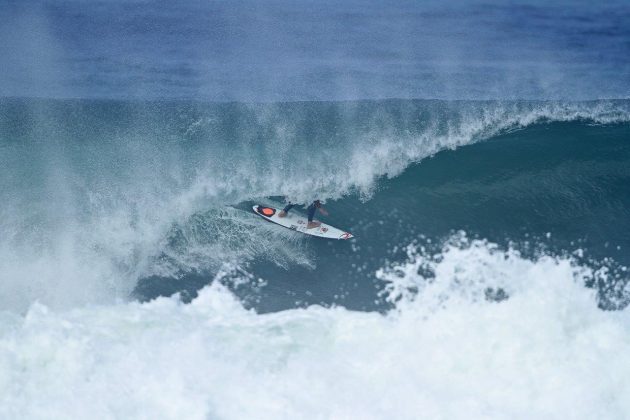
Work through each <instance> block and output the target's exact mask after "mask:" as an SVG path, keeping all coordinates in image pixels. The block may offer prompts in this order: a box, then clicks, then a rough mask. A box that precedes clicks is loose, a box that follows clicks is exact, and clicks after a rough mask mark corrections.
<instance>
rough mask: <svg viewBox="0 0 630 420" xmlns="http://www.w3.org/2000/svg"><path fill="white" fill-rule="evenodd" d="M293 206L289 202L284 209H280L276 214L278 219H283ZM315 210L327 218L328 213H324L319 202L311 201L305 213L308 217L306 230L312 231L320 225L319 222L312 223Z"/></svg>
mask: <svg viewBox="0 0 630 420" xmlns="http://www.w3.org/2000/svg"><path fill="white" fill-rule="evenodd" d="M293 206H295V204H291V203H290V202H289V204H287V205H286V207H285V208H284V209H282V210H281V211H280V213H278V217H285V216H286V215H287V213H288V212H289V210H291V209H292V208H293ZM317 210H319V211H320V212H321V213H322V214H323V215H324V216H328V212H327V211H326V209H325V208H324V206H322V203H321V201H319V200H315V201H313V202H312V203H311V205H310V206H308V207H307V208H306V213H307V215H308V224H307V225H306V228H307V229H313V228H316V227H317V226H319V225H321V224H322V223H321V222H317V221H315V222H314V221H313V217H315V212H316V211H317Z"/></svg>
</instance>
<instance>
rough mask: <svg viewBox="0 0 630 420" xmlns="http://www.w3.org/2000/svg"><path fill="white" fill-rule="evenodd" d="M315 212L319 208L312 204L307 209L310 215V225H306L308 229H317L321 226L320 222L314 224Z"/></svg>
mask: <svg viewBox="0 0 630 420" xmlns="http://www.w3.org/2000/svg"><path fill="white" fill-rule="evenodd" d="M315 210H317V207H315V203H313V204H311V205H310V206H308V208H307V209H306V211H307V214H308V224H307V225H306V228H307V229H312V228H315V227H317V226H319V225H320V224H321V223H319V222H313V217H315Z"/></svg>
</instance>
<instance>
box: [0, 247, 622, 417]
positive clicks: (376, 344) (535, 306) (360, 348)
mask: <svg viewBox="0 0 630 420" xmlns="http://www.w3.org/2000/svg"><path fill="white" fill-rule="evenodd" d="M409 251H410V260H409V261H408V262H405V263H401V264H399V265H396V266H392V267H387V268H385V269H383V270H381V271H379V273H377V275H378V276H379V277H380V278H382V279H383V280H385V281H387V282H388V284H389V295H388V296H389V297H390V298H391V299H392V300H393V301H398V304H397V306H396V308H395V309H393V310H391V311H390V312H389V313H387V314H386V315H381V314H377V313H365V312H352V311H348V310H345V309H342V308H333V309H324V308H321V307H311V308H308V309H296V310H289V311H284V312H280V313H272V314H265V315H259V314H256V313H254V312H252V311H246V310H244V309H243V307H242V306H241V305H240V304H239V303H238V302H237V301H236V300H235V298H234V297H233V296H232V295H231V294H230V293H229V292H228V291H227V290H226V289H225V288H224V287H223V286H221V285H220V282H218V281H216V282H215V283H214V284H213V285H212V286H209V287H207V288H206V289H204V290H203V291H202V293H201V294H200V296H199V298H197V299H196V300H195V301H193V302H192V304H189V305H184V304H182V303H180V302H179V301H178V300H177V299H175V298H169V299H167V298H161V299H158V300H156V301H153V302H150V303H146V304H139V303H120V304H116V305H111V306H89V307H84V308H81V309H74V310H69V311H51V310H48V309H47V308H46V307H45V306H42V305H39V304H34V305H32V306H31V308H30V310H29V311H28V313H27V314H26V315H25V316H24V317H22V316H17V315H14V314H12V313H4V314H3V315H2V320H1V322H0V418H41V419H50V418H94V419H97V418H102V419H114V418H125V419H136V418H137V419H181V418H186V419H206V418H213V419H214V418H221V419H242V418H257V419H282V418H286V419H295V418H360V419H378V418H400V419H415V418H443V419H471V418H475V419H476V418H489V419H514V418H536V419H566V418H572V419H594V418H606V419H616V418H619V419H621V418H626V417H627V413H628V412H629V410H630V364H628V363H627V360H626V355H627V354H628V352H629V351H630V316H629V314H628V311H621V312H605V311H601V310H599V309H598V308H597V304H596V301H595V297H594V294H593V292H592V291H591V290H589V289H586V288H584V287H583V286H582V282H583V280H584V278H586V277H590V276H598V275H604V274H603V273H593V272H592V271H591V270H590V269H589V268H587V267H581V266H579V265H577V264H576V263H575V262H574V261H572V260H570V259H566V258H565V259H562V258H560V259H558V258H552V257H542V258H540V259H539V260H537V261H531V260H527V259H525V258H522V257H521V256H519V255H518V253H517V252H515V251H510V250H508V251H502V250H499V249H497V248H496V247H495V246H493V245H492V244H487V243H484V242H480V241H476V242H475V241H473V242H466V243H465V244H464V245H461V244H460V245H457V246H456V245H447V246H446V247H445V249H444V251H443V253H442V254H441V255H440V256H437V257H426V256H423V255H422V254H421V253H417V252H416V251H415V250H414V249H413V248H410V249H409ZM419 268H421V269H422V270H421V271H422V272H429V273H433V274H431V275H428V276H427V277H426V278H425V277H422V276H421V275H419V274H417V272H418V269H419ZM488 287H491V288H494V289H497V288H502V289H503V290H505V292H506V293H507V294H508V295H509V298H508V299H507V300H504V301H501V302H491V301H487V300H486V299H484V297H483V296H484V291H485V290H486V289H487V288H488ZM410 289H411V290H418V292H417V293H415V292H409V290H410Z"/></svg>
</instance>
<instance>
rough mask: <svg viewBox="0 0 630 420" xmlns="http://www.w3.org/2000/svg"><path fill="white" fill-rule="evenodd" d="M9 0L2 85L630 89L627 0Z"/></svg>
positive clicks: (253, 92)
mask: <svg viewBox="0 0 630 420" xmlns="http://www.w3.org/2000/svg"><path fill="white" fill-rule="evenodd" d="M0 10H1V11H2V13H0V39H2V41H3V42H2V43H0V56H1V57H2V67H3V70H2V72H0V95H2V96H37V97H63V98H68V97H70V98H76V97H79V98H86V97H88V98H139V99H142V98H145V99H146V98H190V99H205V100H211V101H226V100H228V101H231V100H238V101H282V100H339V99H370V98H372V99H374V98H440V99H497V98H499V99H506V98H507V99H598V98H626V97H628V95H630V90H629V87H628V80H630V43H629V42H628V39H630V27H629V25H628V24H627V22H628V21H630V5H629V3H628V2H627V1H624V0H612V1H606V2H595V3H593V2H590V1H553V2H550V1H538V0H530V1H520V2H504V1H452V2H442V1H423V2H418V1H396V2H388V3H387V4H383V3H382V2H378V1H366V2H363V1H346V2H336V1H298V2H294V1H276V0H274V1H265V2H258V1H240V0H239V1H230V2H223V1H187V2H169V1H136V0H133V1H122V0H106V1H84V0H73V1H68V0H63V1H28V2H20V1H13V0H2V1H1V2H0Z"/></svg>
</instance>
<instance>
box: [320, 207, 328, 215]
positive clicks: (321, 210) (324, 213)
mask: <svg viewBox="0 0 630 420" xmlns="http://www.w3.org/2000/svg"><path fill="white" fill-rule="evenodd" d="M318 210H319V211H320V212H321V213H322V214H323V215H324V216H328V211H327V210H326V209H325V208H324V207H323V206H320V207H319V209H318Z"/></svg>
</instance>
